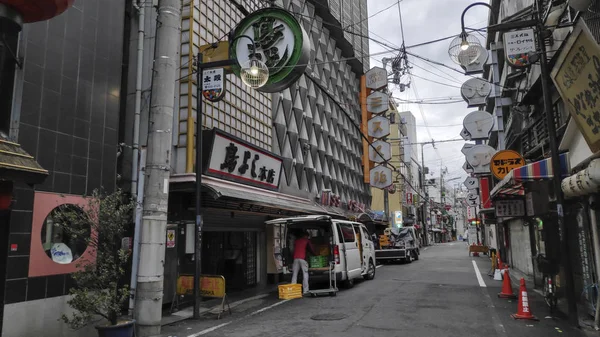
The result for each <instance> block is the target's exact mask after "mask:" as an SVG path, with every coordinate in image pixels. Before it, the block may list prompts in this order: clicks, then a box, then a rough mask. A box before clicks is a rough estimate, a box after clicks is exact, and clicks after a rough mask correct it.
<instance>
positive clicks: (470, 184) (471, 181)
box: [463, 177, 479, 191]
mask: <svg viewBox="0 0 600 337" xmlns="http://www.w3.org/2000/svg"><path fill="white" fill-rule="evenodd" d="M463 185H465V186H466V187H467V189H468V190H469V191H470V190H474V189H477V188H479V180H478V179H477V178H473V177H467V179H465V181H464V182H463Z"/></svg>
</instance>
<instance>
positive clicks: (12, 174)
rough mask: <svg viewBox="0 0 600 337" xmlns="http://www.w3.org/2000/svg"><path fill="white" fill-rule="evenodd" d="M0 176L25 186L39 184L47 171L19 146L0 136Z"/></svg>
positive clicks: (46, 174)
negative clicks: (22, 183)
mask: <svg viewBox="0 0 600 337" xmlns="http://www.w3.org/2000/svg"><path fill="white" fill-rule="evenodd" d="M0 176H1V177H2V178H3V179H6V180H13V181H21V182H24V183H26V184H41V183H42V182H44V180H45V179H46V177H47V176H48V171H47V170H45V169H44V168H42V167H41V166H40V164H38V163H37V162H36V161H35V159H34V158H33V157H32V156H31V155H29V154H28V153H27V152H26V151H25V150H23V148H21V145H19V144H18V143H14V142H11V141H8V140H6V139H4V138H2V137H1V136H0Z"/></svg>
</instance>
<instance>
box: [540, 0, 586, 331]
mask: <svg viewBox="0 0 600 337" xmlns="http://www.w3.org/2000/svg"><path fill="white" fill-rule="evenodd" d="M536 5H537V11H536V12H537V14H536V15H537V21H538V24H537V29H536V34H537V43H538V48H539V49H540V50H539V52H540V68H541V74H540V81H542V93H543V97H544V111H545V113H546V125H547V128H548V138H549V142H550V144H549V145H550V151H551V158H552V171H553V175H552V176H553V177H552V186H553V188H554V194H555V196H556V222H557V224H558V228H559V235H560V256H561V259H562V260H561V262H562V267H563V272H564V279H565V294H566V298H567V308H568V315H569V321H570V322H571V324H573V325H576V326H578V325H579V319H578V317H577V300H576V297H575V289H574V288H573V286H574V280H573V268H572V267H571V262H570V255H571V254H570V252H569V240H568V228H567V225H566V223H565V219H564V214H563V202H564V196H563V193H562V188H561V178H562V172H561V167H560V158H559V153H558V144H557V142H556V126H555V124H554V109H553V108H552V96H551V94H550V86H549V80H550V75H549V74H548V69H547V67H548V62H547V60H546V57H547V54H546V44H545V43H544V36H543V31H544V23H543V21H542V13H543V12H544V5H543V3H542V2H541V1H539V0H538V1H536Z"/></svg>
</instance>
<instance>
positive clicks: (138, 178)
mask: <svg viewBox="0 0 600 337" xmlns="http://www.w3.org/2000/svg"><path fill="white" fill-rule="evenodd" d="M142 1H143V0H139V2H138V4H136V3H135V2H134V3H133V7H134V8H135V9H136V10H137V12H138V46H137V70H136V80H135V107H134V120H133V146H132V148H133V154H132V163H131V194H132V196H134V197H135V198H136V211H135V215H134V222H135V226H134V231H133V253H132V263H131V280H130V286H129V289H130V290H129V294H130V296H129V310H128V313H129V315H130V316H132V317H133V311H134V309H135V290H136V287H137V272H138V266H139V262H140V257H139V253H140V248H139V243H140V242H139V241H140V234H139V233H140V225H141V217H142V205H143V203H144V193H143V187H144V185H143V180H144V178H143V176H142V172H141V171H142V167H143V165H144V163H141V165H138V160H140V162H142V161H145V158H138V157H139V146H140V115H141V109H142V76H143V72H142V71H143V62H144V39H145V38H146V25H145V18H146V14H145V9H144V6H143V2H142ZM141 157H145V156H144V153H142V156H141ZM138 182H142V183H141V184H138ZM139 186H141V187H142V189H140V188H139Z"/></svg>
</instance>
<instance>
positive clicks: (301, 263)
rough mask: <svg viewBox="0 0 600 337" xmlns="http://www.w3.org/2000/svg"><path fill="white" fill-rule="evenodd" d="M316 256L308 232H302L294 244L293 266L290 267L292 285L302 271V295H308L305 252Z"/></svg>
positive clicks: (296, 281)
mask: <svg viewBox="0 0 600 337" xmlns="http://www.w3.org/2000/svg"><path fill="white" fill-rule="evenodd" d="M307 251H308V252H309V253H311V254H312V255H314V256H316V255H317V254H315V252H314V250H313V248H312V245H311V244H310V240H309V239H308V232H304V231H303V232H302V234H301V236H300V238H298V239H296V241H295V242H294V264H293V266H292V283H294V284H295V283H298V273H299V272H300V269H302V293H303V294H306V293H308V262H306V252H307Z"/></svg>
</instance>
